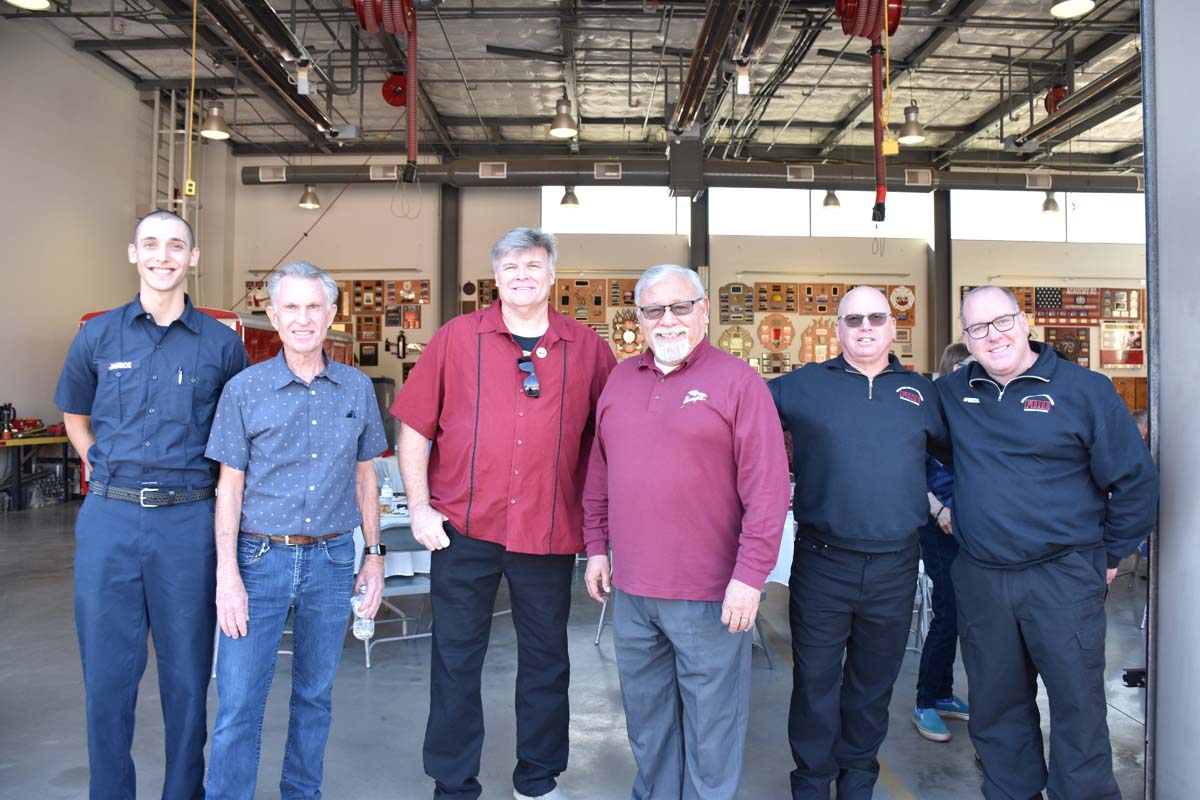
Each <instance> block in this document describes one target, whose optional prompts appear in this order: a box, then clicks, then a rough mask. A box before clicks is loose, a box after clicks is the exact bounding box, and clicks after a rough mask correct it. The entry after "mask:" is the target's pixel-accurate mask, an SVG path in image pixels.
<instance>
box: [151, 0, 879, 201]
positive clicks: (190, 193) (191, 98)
mask: <svg viewBox="0 0 1200 800" xmlns="http://www.w3.org/2000/svg"><path fill="white" fill-rule="evenodd" d="M885 2H886V0H885ZM199 12H200V0H192V81H191V86H190V87H189V89H188V115H187V162H186V163H187V167H186V170H185V173H184V174H185V175H187V178H186V179H185V180H184V182H183V193H184V195H185V196H187V197H195V196H196V182H195V181H194V180H192V120H193V119H194V118H195V116H196V17H197V15H198V14H199ZM172 127H174V126H173V125H172ZM173 146H174V144H173V143H172V147H173Z"/></svg>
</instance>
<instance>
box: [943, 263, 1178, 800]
mask: <svg viewBox="0 0 1200 800" xmlns="http://www.w3.org/2000/svg"><path fill="white" fill-rule="evenodd" d="M959 316H960V321H961V322H962V326H963V332H964V338H965V340H966V342H967V346H968V348H969V349H970V351H971V355H973V356H974V357H975V359H976V363H974V364H971V365H969V366H968V367H967V368H966V369H961V370H959V371H958V372H956V373H954V374H953V375H949V376H947V377H946V378H944V379H943V380H940V381H938V382H937V384H936V386H937V390H938V394H939V397H940V400H941V407H942V410H943V413H944V414H945V416H946V421H947V423H948V426H949V429H950V435H951V439H952V442H953V448H954V450H953V453H954V477H955V495H954V499H955V504H954V535H955V536H956V537H957V538H958V542H959V545H960V547H961V550H960V552H959V558H958V559H957V560H956V561H955V563H954V566H953V567H952V568H951V575H952V577H953V580H954V587H955V590H956V594H957V599H958V621H959V635H960V637H961V641H962V650H963V662H964V663H965V665H966V668H967V677H968V678H969V680H970V684H971V721H970V732H971V739H972V741H973V742H974V744H975V749H976V750H977V751H978V752H979V755H980V757H981V759H982V761H983V769H984V779H983V794H984V797H986V798H988V800H1000V798H1004V800H1028V798H1030V797H1041V792H1042V790H1043V788H1044V789H1046V791H1047V793H1048V795H1049V797H1050V798H1051V800H1076V799H1077V800H1119V798H1120V796H1121V795H1120V792H1119V790H1118V789H1117V784H1116V780H1115V779H1114V777H1113V771H1112V748H1111V746H1110V744H1109V738H1108V724H1107V721H1106V716H1105V713H1106V708H1107V707H1106V704H1105V697H1104V634H1105V619H1104V596H1105V587H1106V585H1107V583H1108V582H1109V581H1111V580H1112V579H1113V577H1114V575H1115V574H1116V566H1117V563H1118V562H1119V561H1120V560H1121V559H1122V558H1123V557H1124V556H1127V555H1129V554H1130V553H1132V552H1133V551H1134V549H1135V548H1136V547H1137V546H1138V543H1139V542H1140V541H1141V540H1142V539H1144V538H1145V537H1146V535H1147V534H1149V533H1150V529H1151V527H1152V526H1153V524H1154V517H1155V508H1156V504H1157V501H1158V474H1157V470H1156V469H1155V467H1154V463H1153V462H1152V461H1151V459H1150V454H1149V452H1148V451H1147V450H1146V447H1145V445H1144V444H1143V443H1142V440H1141V438H1140V437H1139V435H1138V431H1137V427H1136V426H1135V425H1134V423H1133V420H1132V418H1131V417H1130V416H1129V411H1128V410H1127V409H1126V408H1125V405H1124V403H1123V402H1122V401H1121V399H1120V397H1118V395H1117V393H1116V390H1115V389H1114V388H1113V386H1112V382H1111V381H1110V380H1109V379H1108V378H1106V377H1105V376H1103V375H1101V374H1099V373H1095V372H1092V371H1090V370H1087V369H1084V368H1082V367H1079V366H1077V365H1075V364H1072V363H1070V362H1067V361H1063V360H1060V359H1059V358H1058V356H1057V355H1056V354H1055V353H1054V351H1053V350H1051V349H1050V348H1049V347H1047V346H1045V345H1043V344H1041V343H1038V342H1032V343H1031V342H1030V341H1029V325H1028V321H1027V320H1026V319H1025V315H1024V314H1023V313H1022V312H1021V311H1020V307H1019V306H1018V304H1017V302H1016V300H1015V298H1014V297H1013V295H1012V293H1011V292H1009V291H1008V290H1007V289H1004V288H1002V287H998V286H983V287H980V288H978V289H975V290H974V291H972V292H971V293H970V294H968V295H967V297H966V298H964V300H963V304H962V311H961V312H960V315H959ZM1038 676H1041V678H1042V681H1043V683H1045V685H1046V691H1047V694H1048V695H1049V699H1050V724H1051V729H1052V730H1051V736H1050V770H1049V773H1047V769H1046V762H1045V759H1044V758H1043V756H1042V753H1043V749H1042V732H1041V724H1040V719H1039V716H1038V707H1037V699H1036V695H1037V678H1038Z"/></svg>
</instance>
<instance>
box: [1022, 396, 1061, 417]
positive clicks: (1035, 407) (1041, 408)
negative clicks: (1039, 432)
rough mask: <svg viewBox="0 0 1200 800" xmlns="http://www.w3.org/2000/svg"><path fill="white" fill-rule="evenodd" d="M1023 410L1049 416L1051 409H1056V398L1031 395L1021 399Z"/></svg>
mask: <svg viewBox="0 0 1200 800" xmlns="http://www.w3.org/2000/svg"><path fill="white" fill-rule="evenodd" d="M1021 408H1022V409H1024V410H1025V411H1037V412H1040V413H1042V414H1049V413H1050V409H1052V408H1054V398H1053V397H1051V396H1050V395H1048V394H1031V395H1029V396H1028V397H1022V398H1021Z"/></svg>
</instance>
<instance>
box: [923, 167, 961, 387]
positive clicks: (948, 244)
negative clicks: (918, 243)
mask: <svg viewBox="0 0 1200 800" xmlns="http://www.w3.org/2000/svg"><path fill="white" fill-rule="evenodd" d="M928 256H929V272H928V275H927V280H926V286H927V289H926V293H927V294H928V298H926V302H925V308H926V313H927V314H928V319H929V328H928V330H929V341H928V348H929V361H928V363H929V368H930V369H931V370H932V369H936V368H937V364H938V361H939V360H940V359H941V357H942V350H943V349H945V347H946V345H948V344H950V342H952V341H954V339H955V335H954V334H955V331H956V330H957V327H956V326H955V324H954V320H953V319H952V314H953V313H954V312H953V309H954V304H953V302H952V300H951V298H952V296H953V295H952V294H951V293H952V292H953V291H954V240H953V239H951V237H950V192H949V190H947V189H938V190H937V191H936V192H934V193H933V241H932V242H930V248H929V253H928Z"/></svg>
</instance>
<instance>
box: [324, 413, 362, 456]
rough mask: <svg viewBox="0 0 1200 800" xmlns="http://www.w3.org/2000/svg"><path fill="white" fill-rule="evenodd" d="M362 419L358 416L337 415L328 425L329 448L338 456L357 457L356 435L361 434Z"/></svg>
mask: <svg viewBox="0 0 1200 800" xmlns="http://www.w3.org/2000/svg"><path fill="white" fill-rule="evenodd" d="M363 424H364V421H363V420H362V419H360V418H358V417H337V418H335V419H334V420H333V425H331V426H330V435H331V436H332V437H333V441H332V442H330V445H331V449H332V450H333V452H334V453H336V454H337V455H339V456H349V457H350V458H352V459H357V456H358V437H359V436H360V435H361V434H362V431H363Z"/></svg>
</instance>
